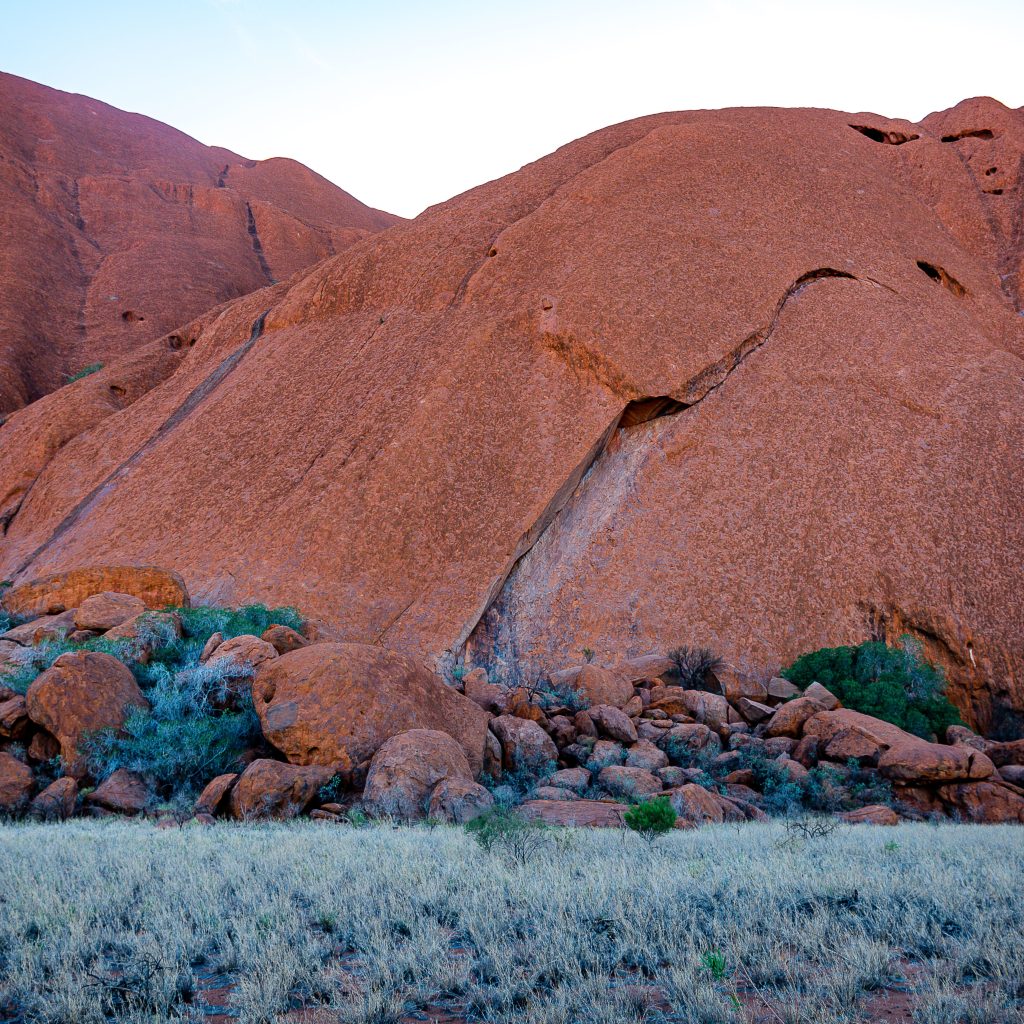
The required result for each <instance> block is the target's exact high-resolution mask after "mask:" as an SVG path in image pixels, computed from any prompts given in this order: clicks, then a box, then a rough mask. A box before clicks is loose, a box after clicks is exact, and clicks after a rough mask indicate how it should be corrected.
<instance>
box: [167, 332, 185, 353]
mask: <svg viewBox="0 0 1024 1024" xmlns="http://www.w3.org/2000/svg"><path fill="white" fill-rule="evenodd" d="M184 344H185V339H184V338H183V337H182V336H181V335H180V334H172V335H171V336H170V337H169V338H168V339H167V347H168V348H169V349H172V350H173V351H175V352H177V351H178V349H179V348H181V346H182V345H184Z"/></svg>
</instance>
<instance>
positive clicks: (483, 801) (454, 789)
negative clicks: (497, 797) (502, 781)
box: [427, 778, 494, 825]
mask: <svg viewBox="0 0 1024 1024" xmlns="http://www.w3.org/2000/svg"><path fill="white" fill-rule="evenodd" d="M493 806H494V797H493V796H492V795H491V793H490V791H489V790H488V789H486V788H485V787H484V786H481V785H480V783H479V782H473V781H472V780H471V779H452V778H447V779H442V780H441V781H440V782H439V783H438V784H437V785H436V786H435V787H434V790H433V792H432V793H431V794H430V803H429V805H428V806H427V817H429V818H433V819H435V820H438V821H449V822H454V823H455V824H456V825H464V824H465V823H466V822H467V821H472V820H473V819H474V818H479V817H480V815H482V814H486V813H487V812H488V811H489V810H490V809H491V808H492V807H493Z"/></svg>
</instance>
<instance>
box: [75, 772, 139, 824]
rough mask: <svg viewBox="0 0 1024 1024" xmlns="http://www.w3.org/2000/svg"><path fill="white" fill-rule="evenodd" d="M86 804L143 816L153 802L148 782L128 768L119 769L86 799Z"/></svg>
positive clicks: (118, 812)
mask: <svg viewBox="0 0 1024 1024" xmlns="http://www.w3.org/2000/svg"><path fill="white" fill-rule="evenodd" d="M85 799H86V802H87V803H89V804H92V805H94V806H96V807H102V808H103V809H104V810H107V811H114V812H115V813H117V814H141V813H142V812H143V811H144V810H146V808H147V807H148V806H149V805H150V803H151V802H152V800H153V793H152V791H151V790H150V788H149V786H148V785H147V784H146V780H145V779H144V778H143V777H142V776H141V775H139V774H137V773H136V772H132V771H129V770H128V769H127V768H118V770H117V771H116V772H114V773H113V774H112V775H110V777H109V778H107V779H104V780H103V782H101V783H100V784H99V785H98V786H97V787H96V788H95V789H94V790H93V791H92V792H91V793H90V794H89V795H88V796H87V797H86V798H85Z"/></svg>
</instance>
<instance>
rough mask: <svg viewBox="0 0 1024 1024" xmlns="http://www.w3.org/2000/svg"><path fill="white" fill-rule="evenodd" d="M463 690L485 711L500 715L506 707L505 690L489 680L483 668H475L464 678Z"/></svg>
mask: <svg viewBox="0 0 1024 1024" xmlns="http://www.w3.org/2000/svg"><path fill="white" fill-rule="evenodd" d="M463 686H464V689H463V692H464V693H465V695H466V696H467V697H468V698H469V699H470V700H471V701H472V702H473V703H474V704H479V705H480V707H482V708H483V709H484V711H490V712H491V713H492V714H495V715H500V714H501V713H502V711H504V709H505V698H506V696H507V694H506V692H505V690H503V689H502V688H501V687H500V686H496V685H495V684H494V683H489V682H488V681H487V673H486V672H484V671H483V669H474V670H473V671H472V672H470V673H469V675H468V676H466V678H465V679H464V680H463Z"/></svg>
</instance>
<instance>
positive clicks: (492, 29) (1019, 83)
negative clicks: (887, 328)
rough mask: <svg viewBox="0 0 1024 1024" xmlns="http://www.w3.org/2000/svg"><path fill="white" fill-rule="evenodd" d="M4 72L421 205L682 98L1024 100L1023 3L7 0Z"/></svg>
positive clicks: (0, 9)
mask: <svg viewBox="0 0 1024 1024" xmlns="http://www.w3.org/2000/svg"><path fill="white" fill-rule="evenodd" d="M0 68H2V69H3V70H4V71H10V72H13V73H14V74H17V75H21V76H23V77H25V78H31V79H33V80H35V81H38V82H43V83H44V84H46V85H51V86H54V87H56V88H59V89H65V90H68V91H71V92H81V93H85V94H87V95H89V96H93V97H95V98H96V99H100V100H103V101H105V102H107V103H112V104H113V105H114V106H117V107H122V108H124V109H127V110H134V111H138V112H140V113H143V114H147V115H149V116H151V117H155V118H158V119H159V120H161V121H165V122H167V123H168V124H171V125H173V126H174V127H176V128H179V129H181V130H182V131H185V132H187V133H188V134H190V135H193V136H195V137H196V138H198V139H199V140H200V141H202V142H205V143H208V144H211V145H220V146H226V147H227V148H229V149H232V150H234V151H235V152H237V153H241V154H242V155H243V156H247V157H252V158H256V159H263V158H265V157H270V156H290V157H294V158H295V159H297V160H301V161H302V162H303V163H305V164H308V165H309V166H310V167H312V168H313V169H314V170H317V171H319V172H320V173H321V174H323V175H325V176H326V177H328V178H330V179H331V180H332V181H334V182H336V183H337V184H338V185H340V186H341V187H342V188H344V189H346V190H347V191H349V192H351V193H353V194H354V195H355V196H357V197H358V198H359V199H361V200H363V201H364V202H366V203H369V204H370V205H371V206H377V207H381V208H383V209H386V210H390V211H392V212H394V213H399V214H403V215H405V216H413V215H415V214H416V213H418V212H419V211H420V210H422V209H423V208H424V207H426V206H428V205H430V204H432V203H436V202H441V201H442V200H444V199H447V198H449V197H450V196H452V195H455V194H457V193H459V192H462V191H464V190H465V189H467V188H471V187H472V186H474V185H477V184H480V183H481V182H484V181H487V180H489V179H491V178H495V177H498V176H499V175H501V174H505V173H507V172H509V171H512V170H515V169H516V168H517V167H520V166H521V165H522V164H524V163H527V162H529V161H530V160H534V159H536V158H537V157H540V156H543V155H544V154H545V153H548V152H550V151H551V150H553V149H555V148H557V147H558V146H560V145H562V144H563V143H566V142H568V141H570V140H572V139H574V138H578V137H579V136H580V135H584V134H586V133H587V132H590V131H593V130H595V129H597V128H602V127H604V126H605V125H608V124H613V123H615V122H617V121H622V120H626V119H627V118H631V117H637V116H639V115H642V114H651V113H656V112H658V111H663V110H686V109H694V108H700V107H723V106H736V105H747V106H749V105H757V106H762V105H779V106H817V107H835V108H838V109H843V110H850V111H865V110H866V111H873V112H876V113H881V114H886V115H890V116H893V117H907V118H909V119H911V120H918V119H920V118H921V117H923V116H924V115H925V114H927V113H929V112H930V111H932V110H940V109H942V108H944V107H948V106H951V105H952V104H954V103H956V102H957V101H958V100H960V99H962V98H964V97H966V96H977V95H990V96H995V97H996V98H997V99H999V100H1002V101H1003V102H1004V103H1006V104H1007V105H1008V106H1014V107H1017V106H1021V105H1022V104H1024V0H1002V2H994V0H993V2H985V0H974V2H971V3H966V2H963V3H948V2H944V0H927V2H912V0H905V2H903V0H887V2H874V0H869V2H860V0H847V2H846V3H842V4H837V3H830V2H829V0H817V2H813V3H810V2H808V3H803V2H796V0H784V2H780V3H767V2H765V3H757V2H753V0H731V2H730V0H722V2H713V0H677V2H674V3H672V2H668V0H620V2H615V3H611V2H606V0H586V2H583V0H520V2H518V3H501V2H489V0H473V2H469V0H434V2H432V3H423V2H420V3H415V2H410V0H386V2H372V0H366V2H363V3H352V2H348V0H338V2H333V3H332V2H328V0H290V2H289V0H278V2H270V0H173V2H161V3H153V2H151V0H135V2H132V3H123V2H113V0H90V2H84V0H73V2H72V0H64V2H61V0H52V2H48V0H0Z"/></svg>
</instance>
